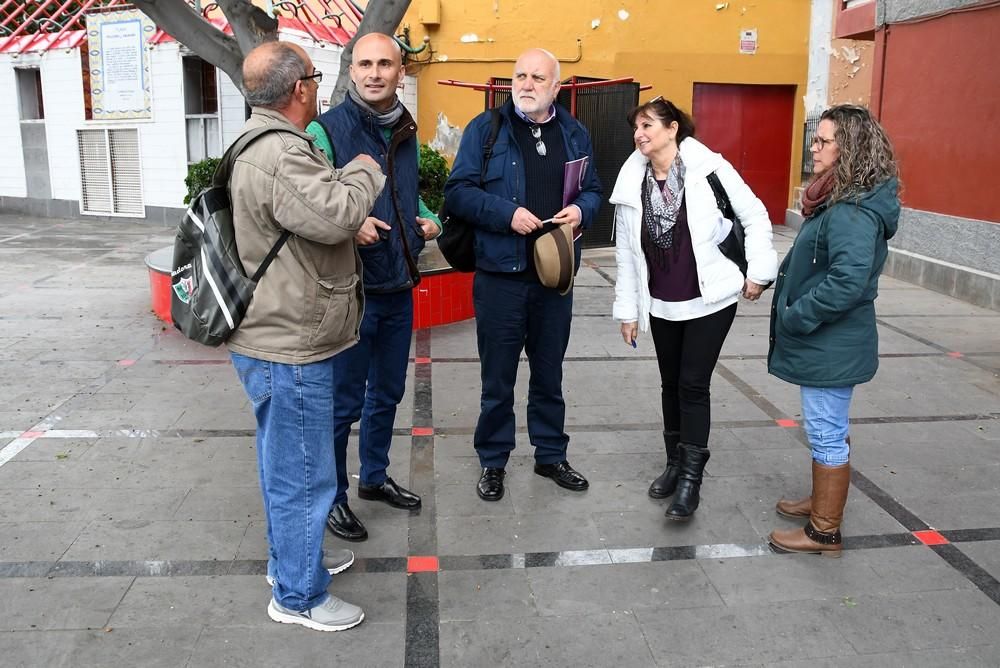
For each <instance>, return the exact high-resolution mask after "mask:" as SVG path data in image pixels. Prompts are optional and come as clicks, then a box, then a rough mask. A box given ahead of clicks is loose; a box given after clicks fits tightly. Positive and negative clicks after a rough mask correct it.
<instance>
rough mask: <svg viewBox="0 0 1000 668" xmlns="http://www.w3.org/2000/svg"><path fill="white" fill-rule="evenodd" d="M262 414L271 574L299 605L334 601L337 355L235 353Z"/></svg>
mask: <svg viewBox="0 0 1000 668" xmlns="http://www.w3.org/2000/svg"><path fill="white" fill-rule="evenodd" d="M230 355H231V356H232V359H233V366H234V367H236V373H237V375H239V377H240V382H242V383H243V389H244V390H245V391H246V393H247V396H248V397H249V398H250V401H251V403H253V412H254V416H255V417H256V418H257V469H258V473H259V475H260V490H261V494H262V495H263V498H264V515H265V516H266V517H267V544H268V561H267V573H268V575H270V576H272V577H273V578H274V581H275V582H274V589H273V592H272V593H273V595H274V599H275V600H276V601H277V602H278V603H280V604H281V605H282V606H283V607H286V608H289V609H291V610H308V609H310V608H313V607H315V606H317V605H319V604H321V603H322V602H323V601H325V600H326V597H327V592H326V588H327V587H328V586H329V585H330V574H329V573H327V572H326V569H325V568H323V565H322V560H323V533H324V530H325V523H326V515H327V513H328V512H329V510H330V504H331V503H333V497H334V496H335V495H336V493H337V482H336V481H337V471H336V467H335V464H334V458H333V443H332V442H331V441H332V435H333V393H332V392H331V391H330V389H331V387H332V384H333V360H332V359H328V360H324V361H322V362H315V363H313V364H301V365H299V364H279V363H277V362H265V361H264V360H258V359H254V358H252V357H246V356H244V355H240V354H238V353H230Z"/></svg>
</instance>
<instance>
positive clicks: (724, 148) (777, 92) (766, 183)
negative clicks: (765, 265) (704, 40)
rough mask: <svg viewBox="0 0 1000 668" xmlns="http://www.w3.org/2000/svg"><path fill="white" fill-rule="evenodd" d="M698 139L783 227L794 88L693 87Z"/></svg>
mask: <svg viewBox="0 0 1000 668" xmlns="http://www.w3.org/2000/svg"><path fill="white" fill-rule="evenodd" d="M693 107H694V108H693V110H692V112H693V114H694V124H695V128H696V129H697V138H698V140H699V141H701V142H702V143H704V144H705V145H706V146H708V147H709V148H711V149H712V150H713V151H718V152H719V153H722V155H724V156H725V158H726V160H728V161H729V162H730V163H732V165H733V167H735V168H736V171H738V172H739V173H740V176H742V177H743V180H744V181H746V182H747V184H748V185H749V186H750V188H751V189H752V190H753V191H754V193H756V195H757V197H759V198H760V199H761V201H762V202H764V206H765V207H767V213H768V215H769V216H770V218H771V222H772V223H773V224H775V225H783V224H784V222H785V209H786V208H787V205H788V176H789V166H788V165H789V162H790V161H791V157H792V134H793V127H792V123H793V115H794V112H795V86H753V85H742V84H708V83H696V84H695V85H694V105H693Z"/></svg>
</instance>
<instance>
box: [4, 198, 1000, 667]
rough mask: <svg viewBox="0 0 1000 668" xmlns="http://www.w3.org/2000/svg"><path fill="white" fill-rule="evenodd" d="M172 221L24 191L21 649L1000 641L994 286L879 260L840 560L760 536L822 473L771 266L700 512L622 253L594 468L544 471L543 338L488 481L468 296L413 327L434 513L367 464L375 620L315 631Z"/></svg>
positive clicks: (795, 662)
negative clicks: (884, 268) (965, 295)
mask: <svg viewBox="0 0 1000 668" xmlns="http://www.w3.org/2000/svg"><path fill="white" fill-rule="evenodd" d="M793 237H794V232H792V231H791V230H787V229H785V228H778V229H777V230H776V241H777V245H778V247H779V250H780V251H781V252H784V251H786V250H787V249H788V247H789V245H790V244H791V241H792V239H793ZM172 238H173V230H169V229H165V228H156V227H151V226H148V225H137V224H118V223H116V224H109V223H105V222H99V221H94V220H77V221H56V220H39V219H31V218H27V217H22V216H16V215H2V216H0V393H2V397H3V401H2V402H0V666H4V667H5V668H6V667H11V668H12V667H14V666H32V667H34V666H41V667H46V668H49V667H55V666H67V667H74V668H77V667H83V666H142V667H146V666H165V667H178V666H191V667H193V668H201V667H207V666H333V665H337V666H352V667H353V666H404V665H405V666H413V667H416V666H439V665H440V666H448V667H465V666H470V667H479V666H574V667H576V666H597V667H613V668H625V667H628V666H735V665H739V666H810V667H814V666H871V667H879V668H881V667H884V666H907V667H909V666H949V667H951V666H1000V583H998V578H1000V549H998V548H1000V377H998V373H1000V334H998V332H1000V313H998V312H995V311H989V310H984V309H980V308H976V307H973V306H970V305H968V304H966V303H963V302H960V301H956V300H954V299H951V298H948V297H944V296H942V295H939V294H936V293H934V292H930V291H927V290H924V289H921V288H918V287H916V286H913V285H910V284H906V283H902V282H900V281H896V280H893V279H891V278H883V279H882V281H881V296H880V297H879V299H878V301H877V304H876V306H877V310H878V318H879V320H878V322H879V337H880V351H881V369H880V371H879V374H878V375H877V376H876V378H875V380H874V381H873V382H871V383H869V384H867V385H864V386H862V387H860V388H859V389H858V391H857V393H856V395H855V401H854V406H853V410H852V416H853V419H852V427H851V435H852V441H853V444H854V451H853V455H854V456H853V464H854V466H855V469H854V476H853V484H852V487H851V492H850V496H849V498H848V504H847V509H846V515H845V519H844V527H843V530H844V533H845V536H846V539H845V548H846V549H845V552H844V555H843V558H841V559H839V560H837V559H825V558H819V557H814V556H808V555H778V554H773V553H771V551H770V550H769V549H768V548H767V547H766V544H765V539H764V537H765V536H766V535H767V534H768V532H769V531H770V530H771V529H772V528H774V527H787V526H789V525H790V524H789V520H785V519H782V518H780V517H778V516H777V515H776V514H775V512H774V502H775V501H776V500H777V499H778V498H779V497H780V496H781V495H782V494H783V493H803V492H807V490H808V484H809V478H808V474H809V457H808V451H807V449H806V447H805V445H804V440H803V435H802V432H801V429H800V427H799V424H798V423H799V420H800V415H799V401H798V390H797V388H796V387H794V386H791V385H788V384H786V383H784V382H782V381H779V380H777V379H775V378H773V377H771V376H769V375H768V374H767V371H766V365H765V357H766V353H767V331H768V312H769V309H770V302H769V299H770V294H771V293H770V292H768V293H766V294H765V298H763V299H762V300H761V301H760V302H757V303H748V302H743V303H741V304H740V307H739V314H738V316H737V319H736V323H735V325H734V327H733V330H732V333H731V334H730V336H729V339H728V341H727V342H726V346H725V349H724V350H723V355H722V359H721V361H720V363H719V366H718V368H717V370H716V374H715V377H714V379H713V388H712V389H713V402H712V409H713V419H714V423H713V431H712V437H711V442H710V446H711V448H712V453H713V454H712V459H711V461H710V462H709V464H708V469H707V475H706V479H705V483H704V486H703V489H702V493H703V501H702V505H701V508H700V509H699V510H698V512H697V515H696V517H695V519H694V520H693V521H692V522H691V523H690V524H687V525H682V524H676V523H671V522H668V521H667V520H665V519H664V517H663V513H664V510H665V508H666V505H667V501H654V500H652V499H650V498H649V497H648V496H647V495H646V488H647V486H648V484H649V482H650V480H652V479H653V478H654V477H656V475H658V474H659V473H660V471H661V470H662V466H663V463H664V454H663V446H662V440H661V436H660V431H661V423H660V413H659V377H658V374H657V369H656V363H655V357H654V351H653V347H652V342H651V340H650V338H649V337H648V335H646V336H640V338H639V340H638V347H637V348H636V349H635V350H633V349H632V348H631V347H626V346H625V345H623V343H622V341H621V338H620V335H619V332H618V325H617V324H616V323H615V322H613V321H612V320H611V318H610V310H611V303H612V300H613V294H614V290H613V284H614V281H615V267H614V254H613V252H611V251H610V250H601V251H588V252H587V253H586V254H585V262H584V267H583V268H582V269H581V270H580V273H579V277H578V279H577V283H576V288H575V290H574V321H573V335H572V339H571V342H570V348H569V352H568V356H567V360H566V364H565V395H566V402H567V427H566V429H567V432H568V433H569V435H570V438H571V441H570V446H569V460H570V462H571V463H572V464H573V465H574V466H575V467H576V468H578V469H579V470H580V471H582V472H583V473H584V474H585V475H586V476H587V477H588V478H589V479H590V482H591V486H590V489H589V490H588V491H586V492H585V493H573V492H570V491H567V490H563V489H560V488H558V487H556V486H555V485H554V484H553V483H552V482H551V481H550V480H547V479H544V478H541V477H538V476H536V475H534V473H533V472H532V468H531V466H532V451H531V447H530V445H529V443H528V440H527V433H526V432H525V429H524V410H525V399H526V394H527V368H526V366H527V365H526V364H525V365H522V373H521V375H520V377H519V383H518V387H517V393H516V410H517V415H518V425H519V430H518V437H517V438H518V447H517V449H516V450H515V452H514V456H513V457H512V459H511V461H510V465H509V467H508V477H507V481H508V490H507V495H506V496H505V497H504V498H503V499H502V500H501V501H500V502H498V503H492V504H489V503H485V502H482V501H480V500H479V499H478V498H477V496H476V494H475V489H474V487H475V483H476V480H477V478H478V474H479V466H478V460H477V458H476V457H475V453H474V451H473V448H472V444H471V440H472V432H473V428H474V425H475V421H476V417H477V413H478V405H479V365H478V359H477V355H476V344H475V325H474V322H473V321H467V322H463V323H459V324H455V325H449V326H444V327H439V328H434V329H428V330H421V331H417V332H416V333H415V334H414V337H413V350H412V361H411V367H410V370H409V372H410V373H409V379H408V387H407V394H406V397H405V398H404V400H403V403H402V404H401V406H400V410H399V413H398V416H397V419H396V436H395V439H394V445H393V450H392V453H391V455H392V460H393V461H392V466H391V468H390V474H391V475H392V476H393V477H394V478H395V479H396V480H397V481H398V482H400V483H401V484H403V485H405V486H407V487H410V488H412V489H413V490H415V491H416V492H418V493H420V494H421V495H422V496H423V500H424V504H423V509H422V511H421V512H420V513H419V514H408V513H406V512H404V511H399V510H394V509H391V508H388V507H387V506H385V505H381V504H378V503H373V502H369V501H363V500H358V499H357V498H356V496H355V493H354V491H353V490H352V491H351V493H350V495H351V506H352V508H353V509H354V510H355V512H356V513H357V514H358V515H359V516H360V517H361V518H362V520H363V521H364V522H365V523H366V524H367V526H368V529H369V532H370V534H371V537H370V539H369V540H368V541H367V542H365V543H360V544H350V545H348V544H344V543H341V542H339V541H338V540H336V539H334V538H333V537H332V536H330V535H329V534H328V535H327V543H328V545H329V546H330V547H336V546H348V547H352V548H353V549H354V550H355V551H356V553H357V556H358V560H357V563H356V564H355V565H354V566H353V567H352V568H351V569H350V570H348V571H347V572H345V573H343V574H341V575H338V576H336V577H335V578H334V582H333V584H332V586H331V590H332V591H334V592H335V593H337V594H338V595H340V596H342V597H343V598H346V599H347V600H350V601H352V602H355V603H358V604H360V605H361V606H363V607H364V608H365V610H366V613H367V618H366V620H365V622H364V623H363V624H362V625H361V626H359V627H358V628H356V629H354V630H350V631H345V632H341V633H317V632H314V631H308V630H305V629H303V628H300V627H292V626H287V625H279V624H275V623H273V622H271V621H270V620H269V619H268V617H267V614H266V611H265V608H266V605H267V602H268V599H269V595H270V592H269V588H268V586H267V584H266V583H265V581H264V577H263V575H264V572H265V561H264V560H265V558H266V533H265V524H264V518H263V511H262V507H261V501H260V494H259V490H258V486H257V475H256V464H255V454H254V421H253V416H252V414H251V410H250V407H249V405H248V402H247V399H246V397H245V395H244V394H243V391H242V389H241V387H240V385H239V382H238V380H237V378H236V375H235V373H234V372H233V369H232V367H231V365H230V363H229V361H228V356H227V354H226V352H225V350H224V349H209V348H205V347H203V346H200V345H198V344H196V343H193V342H190V341H188V340H186V339H185V338H184V337H183V336H181V335H180V334H179V333H178V332H176V331H175V330H173V329H172V328H170V327H168V326H165V325H164V324H163V323H161V322H159V321H158V320H156V319H155V317H154V316H153V314H152V313H151V312H150V308H149V303H150V299H149V287H148V278H147V274H146V271H145V267H144V266H143V258H144V256H145V255H146V254H147V253H149V252H151V251H153V250H156V249H158V248H161V247H163V246H164V245H167V244H169V243H171V242H172ZM352 443H353V444H356V440H353V439H352ZM352 449H353V450H354V454H353V455H352V459H351V467H352V468H351V472H352V474H355V473H356V471H357V469H356V462H357V456H356V447H352ZM352 480H354V481H355V482H356V479H354V478H352Z"/></svg>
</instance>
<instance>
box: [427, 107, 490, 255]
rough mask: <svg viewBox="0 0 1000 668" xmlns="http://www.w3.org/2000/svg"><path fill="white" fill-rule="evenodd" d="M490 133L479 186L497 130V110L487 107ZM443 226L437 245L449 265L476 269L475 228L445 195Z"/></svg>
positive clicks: (442, 211) (481, 183)
mask: <svg viewBox="0 0 1000 668" xmlns="http://www.w3.org/2000/svg"><path fill="white" fill-rule="evenodd" d="M490 112H491V116H490V134H489V137H487V139H486V144H484V145H483V164H482V167H481V168H480V170H479V187H480V188H482V187H483V184H484V183H485V182H486V165H487V164H488V163H489V161H490V158H491V157H493V144H495V143H496V141H497V135H499V134H500V121H501V118H500V110H499V109H496V108H494V109H490ZM438 218H439V219H440V220H441V225H442V227H443V228H444V230H443V231H442V232H441V235H440V236H439V237H438V238H437V245H438V249H440V251H441V254H442V255H444V259H445V260H447V261H448V264H450V265H451V266H452V267H454V268H455V269H457V270H458V271H465V272H470V271H475V270H476V228H475V227H474V226H473V225H472V223H470V222H469V221H467V220H464V219H462V218H458V217H456V216H455V215H454V214H453V213H451V212H450V211H449V210H448V199H447V198H445V200H444V204H443V205H442V206H441V213H440V214H439V215H438Z"/></svg>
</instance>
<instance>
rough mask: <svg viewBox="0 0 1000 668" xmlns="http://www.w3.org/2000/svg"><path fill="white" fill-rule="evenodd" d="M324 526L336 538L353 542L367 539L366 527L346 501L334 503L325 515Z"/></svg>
mask: <svg viewBox="0 0 1000 668" xmlns="http://www.w3.org/2000/svg"><path fill="white" fill-rule="evenodd" d="M326 526H328V527H330V531H331V532H333V535H334V536H336V537H337V538H343V539H344V540H349V541H351V542H354V543H360V542H361V541H363V540H368V529H366V528H365V525H364V524H362V523H361V520H359V519H358V516H357V515H355V514H354V512H353V511H351V507H350V506H348V505H347V504H346V503H336V504H334V505H333V508H331V509H330V514H329V515H327V516H326Z"/></svg>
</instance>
